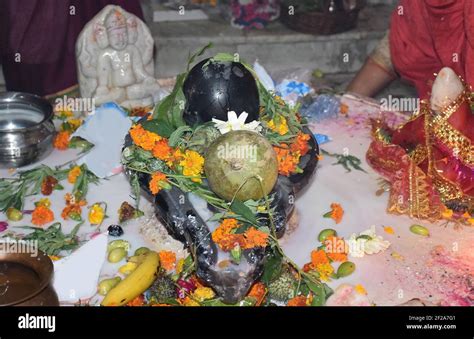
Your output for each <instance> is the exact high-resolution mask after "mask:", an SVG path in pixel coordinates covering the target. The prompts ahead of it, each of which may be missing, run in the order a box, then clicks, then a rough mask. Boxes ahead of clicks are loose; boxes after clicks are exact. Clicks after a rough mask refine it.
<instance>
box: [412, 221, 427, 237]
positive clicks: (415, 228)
mask: <svg viewBox="0 0 474 339" xmlns="http://www.w3.org/2000/svg"><path fill="white" fill-rule="evenodd" d="M410 231H411V232H412V233H414V234H418V235H421V236H424V237H428V236H429V235H430V231H429V230H428V229H427V228H426V227H424V226H421V225H416V224H415V225H411V226H410Z"/></svg>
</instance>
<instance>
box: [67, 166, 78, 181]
mask: <svg viewBox="0 0 474 339" xmlns="http://www.w3.org/2000/svg"><path fill="white" fill-rule="evenodd" d="M80 175H81V168H80V167H79V166H74V167H73V168H71V169H70V170H69V173H68V174H67V181H69V182H70V183H71V184H74V183H75V182H76V180H77V177H79V176H80Z"/></svg>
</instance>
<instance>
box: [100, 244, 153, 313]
mask: <svg viewBox="0 0 474 339" xmlns="http://www.w3.org/2000/svg"><path fill="white" fill-rule="evenodd" d="M159 264H160V260H159V257H158V253H156V252H154V251H150V252H148V253H146V254H145V255H143V261H141V263H140V264H139V265H138V267H137V268H136V269H135V270H134V271H133V272H131V273H130V274H129V275H128V276H127V277H126V278H125V279H124V280H122V281H121V282H119V283H118V284H117V285H116V286H115V287H114V288H112V289H111V290H110V291H109V293H107V295H106V296H105V298H104V300H102V303H101V305H102V306H123V305H125V304H127V303H128V302H129V301H131V300H133V299H135V298H136V297H138V296H139V295H140V294H142V293H143V292H145V291H146V290H147V289H148V288H149V287H150V286H151V285H152V284H153V282H154V281H155V279H156V276H157V271H158V266H159Z"/></svg>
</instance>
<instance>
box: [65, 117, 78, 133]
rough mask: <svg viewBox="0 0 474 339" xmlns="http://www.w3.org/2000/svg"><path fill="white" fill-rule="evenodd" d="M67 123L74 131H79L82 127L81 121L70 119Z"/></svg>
mask: <svg viewBox="0 0 474 339" xmlns="http://www.w3.org/2000/svg"><path fill="white" fill-rule="evenodd" d="M67 122H68V124H69V125H70V126H71V128H72V130H73V131H75V130H77V129H78V128H79V127H80V126H81V125H82V120H81V119H69V120H68V121H67Z"/></svg>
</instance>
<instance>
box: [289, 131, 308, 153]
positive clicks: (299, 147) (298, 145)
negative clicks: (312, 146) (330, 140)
mask: <svg viewBox="0 0 474 339" xmlns="http://www.w3.org/2000/svg"><path fill="white" fill-rule="evenodd" d="M310 138H311V137H310V136H309V134H304V133H301V132H299V133H298V135H297V136H296V138H295V140H294V141H293V142H292V143H291V144H290V151H291V152H293V153H299V155H300V156H303V155H305V154H306V153H308V151H309V144H308V141H309V139H310Z"/></svg>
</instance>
